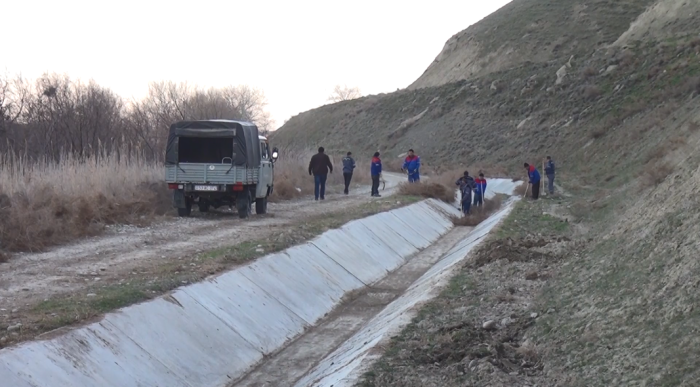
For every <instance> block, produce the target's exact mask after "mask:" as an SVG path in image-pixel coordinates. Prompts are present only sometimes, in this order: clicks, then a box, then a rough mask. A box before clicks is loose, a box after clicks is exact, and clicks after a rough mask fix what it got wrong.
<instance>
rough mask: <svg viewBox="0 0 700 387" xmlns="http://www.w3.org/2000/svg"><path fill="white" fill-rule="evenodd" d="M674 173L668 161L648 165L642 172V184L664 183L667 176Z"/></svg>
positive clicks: (647, 185)
mask: <svg viewBox="0 0 700 387" xmlns="http://www.w3.org/2000/svg"><path fill="white" fill-rule="evenodd" d="M671 173H673V167H672V166H670V165H669V164H666V163H659V164H657V165H655V166H651V167H647V168H646V169H645V170H644V173H643V174H642V184H643V185H644V188H646V187H650V186H653V187H656V186H657V185H659V184H661V183H663V181H664V180H666V177H668V175H670V174H671Z"/></svg>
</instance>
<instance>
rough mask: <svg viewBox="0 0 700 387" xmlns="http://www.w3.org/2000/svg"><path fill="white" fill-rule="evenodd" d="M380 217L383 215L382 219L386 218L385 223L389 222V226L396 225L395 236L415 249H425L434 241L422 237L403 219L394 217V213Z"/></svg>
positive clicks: (387, 213) (386, 213) (385, 213)
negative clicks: (400, 237)
mask: <svg viewBox="0 0 700 387" xmlns="http://www.w3.org/2000/svg"><path fill="white" fill-rule="evenodd" d="M381 215H383V216H384V218H386V220H385V221H386V222H390V223H391V224H395V225H397V227H396V228H395V229H394V231H395V232H396V233H397V234H399V235H401V236H402V237H403V238H404V239H406V240H407V241H409V242H410V243H411V244H412V245H413V246H415V247H416V248H417V249H419V250H423V249H425V248H426V247H428V246H430V245H431V244H432V243H433V242H435V241H434V240H432V239H428V238H427V237H425V236H423V235H422V234H421V233H419V232H418V231H416V230H415V229H414V228H413V227H411V226H409V225H408V223H406V222H405V221H404V220H403V219H401V218H399V217H398V216H396V214H394V212H384V213H382V214H381Z"/></svg>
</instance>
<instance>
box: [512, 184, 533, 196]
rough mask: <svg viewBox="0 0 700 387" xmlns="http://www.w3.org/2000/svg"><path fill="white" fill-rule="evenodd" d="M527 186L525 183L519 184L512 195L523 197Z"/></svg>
mask: <svg viewBox="0 0 700 387" xmlns="http://www.w3.org/2000/svg"><path fill="white" fill-rule="evenodd" d="M528 185H529V184H528V183H527V182H526V181H523V183H522V184H520V185H519V186H517V187H515V190H513V195H517V196H523V195H525V191H526V190H527V188H528Z"/></svg>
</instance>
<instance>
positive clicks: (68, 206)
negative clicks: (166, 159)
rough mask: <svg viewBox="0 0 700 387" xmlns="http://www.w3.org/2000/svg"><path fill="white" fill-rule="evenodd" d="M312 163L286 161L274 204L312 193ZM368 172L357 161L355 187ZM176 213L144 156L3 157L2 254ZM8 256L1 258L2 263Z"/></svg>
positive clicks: (337, 177)
mask: <svg viewBox="0 0 700 387" xmlns="http://www.w3.org/2000/svg"><path fill="white" fill-rule="evenodd" d="M307 156H308V157H307ZM310 157H311V154H308V155H306V154H303V155H299V154H297V156H296V157H285V158H281V159H280V160H279V162H278V163H277V164H276V165H275V190H274V193H273V197H272V199H273V200H275V199H277V200H280V199H292V198H296V197H298V196H301V195H309V194H311V193H313V178H312V177H310V176H309V174H308V160H309V158H310ZM332 159H333V160H332V161H333V164H334V167H335V168H336V170H335V172H334V173H333V174H331V175H329V179H328V185H341V184H342V183H343V174H342V162H341V161H340V160H341V157H334V158H332ZM365 171H369V163H368V162H360V161H358V162H357V169H356V172H355V174H354V176H353V185H355V184H369V181H370V178H369V173H364V172H365ZM299 190H300V191H299ZM170 213H173V208H172V194H171V191H169V190H168V189H167V186H166V184H165V182H164V181H163V166H162V165H161V164H160V163H155V162H152V161H149V160H148V159H146V158H145V157H143V156H142V155H140V154H129V153H128V152H121V157H117V156H116V154H110V155H107V154H104V153H102V154H98V155H97V156H95V157H92V158H88V159H82V160H81V159H78V158H76V157H72V156H70V155H66V156H64V157H63V158H62V159H61V160H59V161H49V160H44V161H40V162H27V161H26V160H25V159H23V158H22V157H19V156H14V155H11V154H5V155H3V156H2V157H0V217H1V218H2V219H3V221H2V222H1V223H0V252H2V251H4V252H6V253H7V252H18V251H41V250H45V249H46V248H48V247H51V246H56V245H60V244H65V243H68V242H71V241H74V240H76V239H79V238H84V237H87V236H94V235H98V234H100V233H101V232H102V231H104V227H105V226H106V225H110V224H134V225H138V226H145V225H147V224H150V223H152V222H153V221H154V220H155V219H156V218H157V217H158V216H161V215H165V214H170ZM6 258H7V255H6V254H3V253H0V261H2V260H3V259H6Z"/></svg>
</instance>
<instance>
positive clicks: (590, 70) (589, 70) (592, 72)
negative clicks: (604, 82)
mask: <svg viewBox="0 0 700 387" xmlns="http://www.w3.org/2000/svg"><path fill="white" fill-rule="evenodd" d="M596 75H598V70H596V69H595V67H592V66H588V67H586V68H585V69H583V76H584V77H586V78H588V77H594V76H596Z"/></svg>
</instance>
